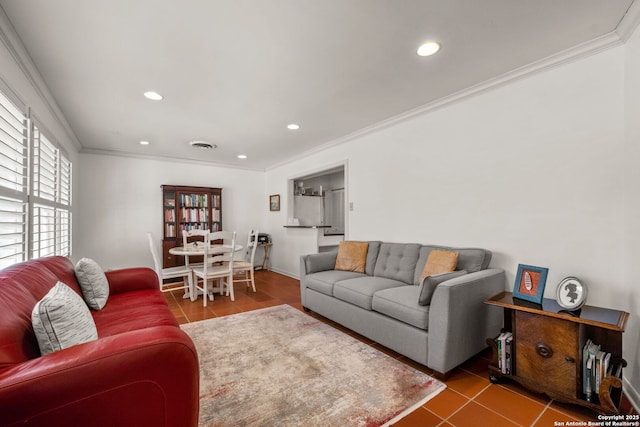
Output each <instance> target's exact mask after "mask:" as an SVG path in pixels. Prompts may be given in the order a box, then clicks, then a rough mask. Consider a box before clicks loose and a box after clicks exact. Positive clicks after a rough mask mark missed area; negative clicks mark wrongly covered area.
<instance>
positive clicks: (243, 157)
mask: <svg viewBox="0 0 640 427" xmlns="http://www.w3.org/2000/svg"><path fill="white" fill-rule="evenodd" d="M238 158H239V159H246V158H247V155H246V154H238Z"/></svg>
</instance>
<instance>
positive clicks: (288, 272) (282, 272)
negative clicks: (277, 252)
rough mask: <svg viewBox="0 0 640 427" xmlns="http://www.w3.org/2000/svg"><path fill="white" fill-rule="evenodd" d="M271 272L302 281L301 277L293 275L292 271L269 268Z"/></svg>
mask: <svg viewBox="0 0 640 427" xmlns="http://www.w3.org/2000/svg"><path fill="white" fill-rule="evenodd" d="M269 271H273V272H274V273H278V274H282V275H283V276H288V277H291V278H292V279H296V280H300V276H299V275H297V274H295V273H292V272H290V271H284V270H280V269H279V268H269Z"/></svg>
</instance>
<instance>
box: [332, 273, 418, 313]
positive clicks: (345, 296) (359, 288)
mask: <svg viewBox="0 0 640 427" xmlns="http://www.w3.org/2000/svg"><path fill="white" fill-rule="evenodd" d="M399 286H406V284H404V283H402V282H399V281H397V280H393V279H387V278H385V277H375V276H373V277H360V278H357V279H348V280H342V281H340V282H337V283H336V284H335V285H334V286H333V296H335V297H336V298H338V299H340V300H342V301H345V302H348V303H351V304H354V305H357V306H358V307H360V308H364V309H365V310H371V309H372V306H371V302H372V300H373V295H374V294H375V293H376V292H378V291H381V290H383V289H389V288H397V287H399ZM416 298H417V295H416ZM416 301H418V300H417V299H416Z"/></svg>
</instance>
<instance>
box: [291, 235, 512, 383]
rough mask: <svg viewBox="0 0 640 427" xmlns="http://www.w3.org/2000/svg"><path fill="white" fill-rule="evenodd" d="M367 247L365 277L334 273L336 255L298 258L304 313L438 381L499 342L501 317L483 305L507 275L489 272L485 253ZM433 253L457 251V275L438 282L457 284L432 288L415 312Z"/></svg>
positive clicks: (402, 245) (374, 244)
mask: <svg viewBox="0 0 640 427" xmlns="http://www.w3.org/2000/svg"><path fill="white" fill-rule="evenodd" d="M368 243H369V246H368V249H367V258H366V265H365V272H364V273H358V272H353V271H341V270H335V269H334V267H335V264H336V258H337V255H338V252H328V253H319V254H312V255H303V256H301V257H300V294H301V298H302V305H303V307H304V308H305V309H306V310H312V311H314V312H316V313H318V314H320V315H322V316H324V317H327V318H329V319H331V320H333V321H335V322H337V323H339V324H341V325H343V326H346V327H347V328H349V329H351V330H353V331H355V332H357V333H359V334H361V335H364V336H365V337H367V338H369V339H372V340H374V341H376V342H378V343H380V344H382V345H384V346H385V347H388V348H390V349H393V350H395V351H396V352H398V353H400V354H402V355H404V356H406V357H408V358H410V359H412V360H415V361H416V362H419V363H421V364H423V365H426V366H428V367H429V368H431V369H433V370H434V371H435V374H436V375H438V376H439V377H444V378H446V377H447V376H448V374H449V373H450V371H451V370H452V369H453V368H455V367H456V366H458V365H460V364H461V363H463V362H464V361H466V360H467V359H469V358H470V357H472V356H473V355H475V354H477V353H478V352H480V351H482V350H483V349H484V348H485V347H486V342H485V340H486V338H487V337H493V336H496V335H498V333H499V331H500V328H501V326H502V320H503V319H502V311H501V310H499V309H496V307H492V306H489V305H487V304H484V303H483V301H484V300H485V299H486V298H488V297H490V296H492V295H495V294H497V293H498V292H501V291H504V290H505V275H504V271H503V270H500V269H495V268H488V267H489V262H490V261H491V252H490V251H488V250H484V249H473V248H449V247H442V246H431V245H420V244H413V243H383V242H377V241H376V242H368ZM433 249H443V250H449V251H456V252H458V254H459V255H458V263H457V267H456V270H458V271H459V272H458V273H455V274H451V273H449V275H448V276H443V277H444V278H448V277H452V276H456V275H457V276H458V277H453V278H451V279H449V280H444V281H443V282H441V283H439V284H437V286H436V287H435V290H434V291H433V294H432V298H431V301H430V302H428V305H421V304H420V303H419V298H420V295H421V291H423V289H422V288H423V287H424V285H426V283H425V284H422V283H420V282H419V281H420V275H421V273H422V270H423V268H424V265H425V263H426V260H427V257H428V256H429V253H430V252H431V251H432V250H433ZM433 277H437V276H433ZM427 280H431V279H429V278H426V279H425V282H426V281H427ZM421 285H422V286H421ZM423 295H424V294H423ZM424 302H425V301H422V303H424Z"/></svg>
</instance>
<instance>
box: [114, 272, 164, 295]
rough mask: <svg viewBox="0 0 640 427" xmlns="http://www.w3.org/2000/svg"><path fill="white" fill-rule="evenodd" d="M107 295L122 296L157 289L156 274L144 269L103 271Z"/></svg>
mask: <svg viewBox="0 0 640 427" xmlns="http://www.w3.org/2000/svg"><path fill="white" fill-rule="evenodd" d="M104 274H105V275H106V276H107V281H108V282H109V293H111V294H122V293H125V292H131V291H139V290H143V289H158V276H157V275H156V272H155V271H153V270H152V269H150V268H146V267H133V268H123V269H120V270H111V271H105V273H104Z"/></svg>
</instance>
